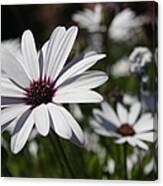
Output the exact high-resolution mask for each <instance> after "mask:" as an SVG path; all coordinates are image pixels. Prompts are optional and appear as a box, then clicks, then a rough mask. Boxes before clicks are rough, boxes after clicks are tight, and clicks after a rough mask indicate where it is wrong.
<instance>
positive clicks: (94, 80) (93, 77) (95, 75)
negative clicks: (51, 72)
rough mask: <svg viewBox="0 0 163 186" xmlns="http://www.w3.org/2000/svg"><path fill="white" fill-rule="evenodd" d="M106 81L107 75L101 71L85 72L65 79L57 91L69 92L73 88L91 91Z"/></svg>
mask: <svg viewBox="0 0 163 186" xmlns="http://www.w3.org/2000/svg"><path fill="white" fill-rule="evenodd" d="M107 80H108V77H107V75H106V74H105V73H104V72H101V71H93V70H92V71H87V72H84V73H83V74H81V75H78V76H75V77H72V78H70V79H67V80H66V81H65V82H64V83H63V84H62V85H60V87H59V89H62V90H69V89H75V88H83V89H92V88H96V87H98V86H100V85H101V84H103V83H104V82H105V81H107Z"/></svg>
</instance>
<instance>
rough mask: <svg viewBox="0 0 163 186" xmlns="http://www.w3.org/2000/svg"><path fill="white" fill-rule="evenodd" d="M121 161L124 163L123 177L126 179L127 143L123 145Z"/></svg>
mask: <svg viewBox="0 0 163 186" xmlns="http://www.w3.org/2000/svg"><path fill="white" fill-rule="evenodd" d="M123 163H124V179H125V180H128V175H127V143H124V145H123Z"/></svg>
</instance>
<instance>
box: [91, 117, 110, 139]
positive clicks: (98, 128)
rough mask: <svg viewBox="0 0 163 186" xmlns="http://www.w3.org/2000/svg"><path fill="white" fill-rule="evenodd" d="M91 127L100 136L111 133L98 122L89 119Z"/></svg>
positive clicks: (107, 135)
mask: <svg viewBox="0 0 163 186" xmlns="http://www.w3.org/2000/svg"><path fill="white" fill-rule="evenodd" d="M90 124H91V127H92V128H93V129H94V131H95V132H96V133H97V134H99V135H102V136H106V137H110V136H111V135H112V133H111V132H110V131H108V130H106V129H105V128H103V127H102V126H101V125H100V124H98V123H97V122H96V121H95V120H91V121H90Z"/></svg>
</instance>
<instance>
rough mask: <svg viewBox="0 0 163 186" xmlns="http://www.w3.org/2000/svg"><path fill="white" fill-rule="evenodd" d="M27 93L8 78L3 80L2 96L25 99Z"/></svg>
mask: <svg viewBox="0 0 163 186" xmlns="http://www.w3.org/2000/svg"><path fill="white" fill-rule="evenodd" d="M24 94H25V91H24V90H23V89H21V88H19V87H18V86H16V85H15V84H14V83H12V82H11V81H10V80H9V79H7V78H1V96H4V97H21V98H22V97H24Z"/></svg>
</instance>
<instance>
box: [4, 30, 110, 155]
mask: <svg viewBox="0 0 163 186" xmlns="http://www.w3.org/2000/svg"><path fill="white" fill-rule="evenodd" d="M77 31H78V29H77V27H71V28H69V29H68V30H66V29H65V27H57V28H56V29H55V30H54V31H53V33H52V35H51V37H50V39H49V41H48V42H46V43H45V44H44V46H43V47H42V49H41V50H40V52H39V53H37V51H36V46H35V42H34V38H33V35H32V33H31V32H30V31H29V30H27V31H25V32H24V33H23V36H22V40H21V54H22V56H21V57H19V56H16V55H14V54H13V53H12V52H11V51H10V50H8V49H6V48H4V47H2V49H1V54H2V55H1V59H2V69H3V70H4V71H5V76H4V77H2V78H1V82H2V83H1V87H2V88H1V96H2V99H1V103H2V107H3V110H2V114H1V125H2V129H4V128H6V127H7V126H8V125H13V126H14V130H13V133H12V137H11V150H12V151H13V152H14V153H18V152H19V151H20V150H21V149H22V148H23V147H24V145H25V143H26V141H27V140H28V137H29V136H30V134H31V131H32V130H33V128H36V129H37V131H38V133H40V134H41V135H43V136H46V135H47V134H48V133H49V130H50V127H51V128H52V129H53V130H54V131H55V133H56V134H58V135H59V136H61V137H63V138H65V139H70V140H71V141H73V142H74V143H76V144H79V145H83V144H84V135H83V132H82V130H81V128H80V126H79V125H78V123H77V122H76V121H75V119H74V118H73V117H72V115H71V114H70V113H69V112H68V111H67V110H66V109H65V108H64V107H63V106H62V105H61V104H64V103H97V102H101V101H102V99H103V98H102V96H101V95H99V94H98V93H96V92H95V91H92V90H90V89H92V88H95V87H97V86H99V85H101V84H102V83H104V82H105V81H106V80H107V79H108V78H107V76H106V75H105V73H103V72H101V71H86V70H87V69H89V68H90V67H91V66H93V65H94V64H95V63H96V62H97V61H98V60H100V59H103V58H104V57H105V55H104V54H92V55H90V56H87V57H86V56H85V57H83V58H82V59H80V60H77V61H72V62H71V63H68V64H67V65H65V63H66V61H67V58H68V55H69V53H70V51H71V49H72V47H73V44H74V41H75V39H76V36H77Z"/></svg>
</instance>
